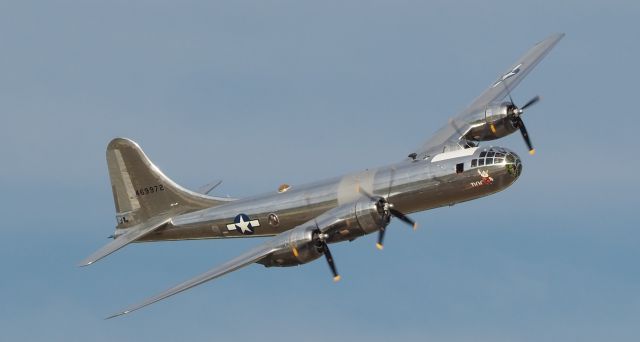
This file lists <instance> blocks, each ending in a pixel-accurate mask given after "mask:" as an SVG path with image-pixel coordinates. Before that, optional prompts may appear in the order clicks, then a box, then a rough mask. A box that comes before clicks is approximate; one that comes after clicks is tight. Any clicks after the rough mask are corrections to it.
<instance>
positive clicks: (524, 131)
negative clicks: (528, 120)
mask: <svg viewBox="0 0 640 342" xmlns="http://www.w3.org/2000/svg"><path fill="white" fill-rule="evenodd" d="M516 126H518V128H519V129H520V133H521V134H522V138H524V142H525V143H526V144H527V148H529V154H531V155H533V154H535V153H536V149H535V148H533V145H532V144H531V139H530V138H529V133H527V128H526V127H525V126H524V121H522V119H521V118H520V117H518V118H517V119H516Z"/></svg>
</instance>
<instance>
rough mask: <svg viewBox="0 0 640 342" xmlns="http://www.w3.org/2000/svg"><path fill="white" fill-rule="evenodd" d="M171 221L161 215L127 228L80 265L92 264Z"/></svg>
mask: <svg viewBox="0 0 640 342" xmlns="http://www.w3.org/2000/svg"><path fill="white" fill-rule="evenodd" d="M170 221H171V219H170V218H166V217H159V218H155V219H150V220H148V221H147V222H144V223H141V224H138V225H135V226H133V227H131V228H126V229H125V230H126V232H125V233H124V234H122V235H119V236H118V237H117V238H116V239H115V240H113V241H111V242H110V243H108V244H107V245H105V246H104V247H102V248H100V249H99V250H97V251H96V252H95V253H93V254H91V255H90V256H89V257H88V258H86V259H84V260H82V261H81V262H80V264H79V265H78V266H88V265H91V264H93V263H94V262H96V261H98V260H100V259H102V258H104V257H106V256H107V255H109V254H111V253H113V252H115V251H117V250H119V249H120V248H122V247H124V246H126V245H128V244H130V243H131V242H133V241H135V240H137V239H139V238H141V237H143V236H144V235H146V234H148V233H151V232H152V231H154V230H156V229H158V228H160V227H162V226H164V225H165V224H167V223H169V222H170Z"/></svg>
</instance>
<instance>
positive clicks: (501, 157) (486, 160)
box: [471, 148, 517, 167]
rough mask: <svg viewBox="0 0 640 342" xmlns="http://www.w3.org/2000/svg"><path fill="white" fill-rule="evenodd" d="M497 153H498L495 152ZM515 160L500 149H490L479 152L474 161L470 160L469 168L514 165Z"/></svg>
mask: <svg viewBox="0 0 640 342" xmlns="http://www.w3.org/2000/svg"><path fill="white" fill-rule="evenodd" d="M496 151H499V152H496ZM516 160H517V158H516V157H515V155H514V154H513V153H510V152H509V151H506V150H504V149H501V148H490V149H489V150H488V151H483V152H480V155H479V157H478V158H476V159H472V160H471V167H480V166H489V165H498V164H515V163H516Z"/></svg>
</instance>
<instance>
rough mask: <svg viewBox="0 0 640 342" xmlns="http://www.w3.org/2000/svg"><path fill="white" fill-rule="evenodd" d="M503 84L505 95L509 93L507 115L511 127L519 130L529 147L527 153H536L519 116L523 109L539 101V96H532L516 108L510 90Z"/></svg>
mask: <svg viewBox="0 0 640 342" xmlns="http://www.w3.org/2000/svg"><path fill="white" fill-rule="evenodd" d="M504 86H505V88H506V89H507V95H509V101H510V102H511V106H509V112H508V115H509V117H510V118H511V123H512V124H513V127H515V128H517V129H519V130H520V134H522V138H523V139H524V142H525V144H527V148H528V149H529V154H531V155H534V154H535V153H536V149H535V148H533V144H531V138H529V133H527V128H526V127H525V125H524V121H522V118H521V117H520V116H521V115H522V114H523V113H524V111H525V109H527V108H529V107H531V106H533V105H534V104H536V103H538V101H540V96H538V95H536V96H534V97H533V98H532V99H531V100H529V101H527V102H526V103H525V104H524V105H522V107H520V108H518V106H516V105H515V103H514V102H513V98H512V97H511V91H509V88H508V87H507V85H506V84H505V85H504Z"/></svg>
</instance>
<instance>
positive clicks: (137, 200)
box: [81, 34, 564, 318]
mask: <svg viewBox="0 0 640 342" xmlns="http://www.w3.org/2000/svg"><path fill="white" fill-rule="evenodd" d="M563 36H564V34H554V35H551V36H550V37H548V38H547V39H545V40H543V41H541V42H539V43H537V44H536V45H535V46H534V47H532V48H531V49H530V50H529V51H527V52H526V53H525V54H524V55H523V56H522V57H521V58H520V59H518V61H517V62H516V63H515V64H513V65H512V66H511V67H509V68H508V69H507V70H506V71H505V73H503V74H502V75H500V76H499V77H498V79H497V80H496V81H495V82H493V83H492V84H491V85H490V87H489V88H488V89H486V90H485V91H484V92H483V93H482V94H481V95H480V96H479V97H478V98H476V99H475V100H474V101H473V102H472V103H471V105H469V106H468V107H467V108H466V109H465V110H463V111H462V112H461V113H459V114H458V115H456V116H454V117H452V118H451V119H450V120H449V122H448V123H447V124H446V125H445V126H444V127H442V128H441V129H440V130H439V131H437V132H436V133H435V134H434V135H433V136H432V137H431V138H430V139H429V140H427V141H426V142H425V143H424V144H423V145H422V146H420V147H418V148H417V149H416V150H414V151H412V153H411V154H410V155H409V157H408V158H407V159H405V160H402V161H400V162H397V163H394V164H391V165H386V166H382V167H379V168H375V169H366V170H363V171H359V172H354V173H350V174H347V175H344V176H341V177H336V178H332V179H328V180H325V181H320V182H316V183H311V184H307V185H293V186H291V187H290V186H288V185H282V186H280V187H279V188H276V187H275V186H274V190H273V192H269V193H265V194H262V195H258V196H254V197H249V198H244V199H237V200H236V199H228V198H219V197H213V196H208V195H206V193H208V192H209V191H210V190H211V189H213V188H214V187H215V186H217V184H219V183H217V184H215V185H213V186H211V185H210V186H206V187H204V188H203V190H202V191H201V193H198V192H193V191H190V190H187V189H185V188H183V187H181V186H180V185H178V184H176V183H175V182H173V181H172V180H171V179H170V178H168V177H167V176H165V175H164V174H163V173H162V171H160V170H159V169H158V168H157V167H156V166H155V165H154V164H153V163H152V162H151V160H150V159H149V158H148V157H147V156H146V155H145V154H144V152H143V151H142V149H141V148H140V147H139V146H138V145H137V144H136V143H135V142H133V141H131V140H128V139H123V138H116V139H114V140H113V141H111V142H110V143H109V145H108V147H107V164H108V166H109V177H110V179H111V184H112V191H113V196H114V201H115V204H116V218H117V221H118V225H117V226H116V232H115V234H114V235H113V237H114V241H112V242H111V243H109V244H107V245H106V246H104V247H103V248H101V249H100V250H98V251H97V252H95V253H94V254H92V255H91V256H90V257H88V258H86V259H85V260H83V261H82V263H81V266H86V265H90V264H93V263H95V262H96V261H97V260H100V259H101V258H104V257H105V256H107V255H109V254H111V253H113V252H115V251H117V250H118V249H120V248H122V247H124V246H126V245H127V244H129V243H131V242H152V241H166V240H187V239H221V238H244V237H266V236H274V237H273V238H270V239H268V240H267V241H264V242H262V243H260V244H259V245H257V246H256V247H254V248H253V249H251V250H249V251H247V252H245V253H243V254H241V255H239V256H238V257H236V258H234V259H232V260H230V261H229V262H227V263H224V264H222V265H220V266H218V267H215V268H213V269H211V270H209V271H207V272H205V273H203V274H201V275H199V276H197V277H195V278H192V279H190V280H187V281H185V282H183V283H180V284H178V285H176V286H174V287H172V288H170V289H168V290H166V291H164V292H162V293H160V294H158V295H156V296H153V297H151V298H149V299H147V300H145V301H143V302H142V303H139V304H137V305H134V306H131V307H129V308H127V309H125V310H124V311H121V312H119V313H117V314H115V315H112V316H110V317H109V318H112V317H116V316H120V315H124V314H127V313H130V312H132V311H135V310H138V309H140V308H142V307H145V306H147V305H150V304H153V303H155V302H157V301H160V300H162V299H165V298H167V297H169V296H172V295H175V294H177V293H180V292H182V291H185V290H187V289H190V288H192V287H194V286H197V285H200V284H202V283H204V282H207V281H210V280H212V279H215V278H218V277H221V276H223V275H225V274H227V273H229V272H233V271H235V270H238V269H240V268H242V267H245V266H247V265H250V264H253V263H259V264H262V265H264V266H267V267H272V266H280V267H286V266H294V265H300V264H305V263H308V262H310V261H313V260H315V259H318V258H320V257H322V256H324V257H325V258H326V261H327V263H328V264H329V267H330V269H331V272H332V273H333V279H334V281H337V280H339V279H340V275H339V274H338V272H337V268H336V265H335V263H334V260H333V257H332V255H331V252H330V250H329V247H328V245H329V244H332V243H337V242H342V241H351V240H354V239H357V238H359V237H361V236H364V235H367V234H371V233H376V232H377V233H378V234H379V235H378V243H377V245H376V246H377V247H378V248H379V249H382V248H383V238H384V234H385V230H386V227H387V225H388V224H389V222H390V220H391V219H392V218H398V219H399V220H400V221H402V222H404V223H407V224H410V225H413V227H414V229H415V227H416V225H415V222H413V220H411V219H410V218H409V217H408V216H407V215H406V214H410V213H413V212H418V211H423V210H429V209H433V208H437V207H442V206H450V205H454V204H456V203H460V202H465V201H470V200H473V199H477V198H481V197H484V196H488V195H491V194H493V193H496V192H498V191H502V190H504V189H506V188H507V187H509V186H510V185H511V184H513V183H514V182H515V181H516V179H518V177H519V176H520V174H521V172H522V163H521V160H520V158H519V157H518V156H517V155H516V154H515V153H514V152H512V151H510V150H508V149H506V148H502V147H491V146H489V147H478V145H479V142H481V141H490V140H495V139H499V138H501V137H504V136H507V135H509V134H511V133H514V132H516V131H518V130H520V133H521V134H522V136H523V138H524V140H525V143H526V144H527V147H528V148H529V152H530V153H531V154H533V153H534V152H535V149H534V148H533V144H532V143H531V140H530V138H529V135H528V133H527V131H526V128H525V126H524V122H523V120H522V118H521V115H522V114H523V113H524V110H525V109H526V108H527V107H530V106H531V105H533V104H535V103H537V102H538V101H539V99H540V97H539V96H535V97H533V98H531V100H529V101H528V102H525V104H524V105H522V107H518V106H517V105H516V104H515V103H513V100H512V99H511V93H510V91H511V90H513V89H514V88H515V87H516V86H517V85H518V84H519V83H520V82H521V81H522V79H523V78H524V77H525V76H526V75H527V74H528V73H529V72H530V71H531V70H532V69H533V68H534V67H535V66H536V65H537V64H538V63H539V62H540V61H541V60H542V59H543V58H544V57H545V56H546V55H547V54H548V53H549V51H550V50H551V49H552V48H553V47H554V46H555V45H556V44H557V43H558V41H560V39H562V37H563ZM507 96H508V97H509V100H510V101H509V102H504V101H503V99H505V98H506V97H507ZM203 193H204V194H203Z"/></svg>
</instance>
